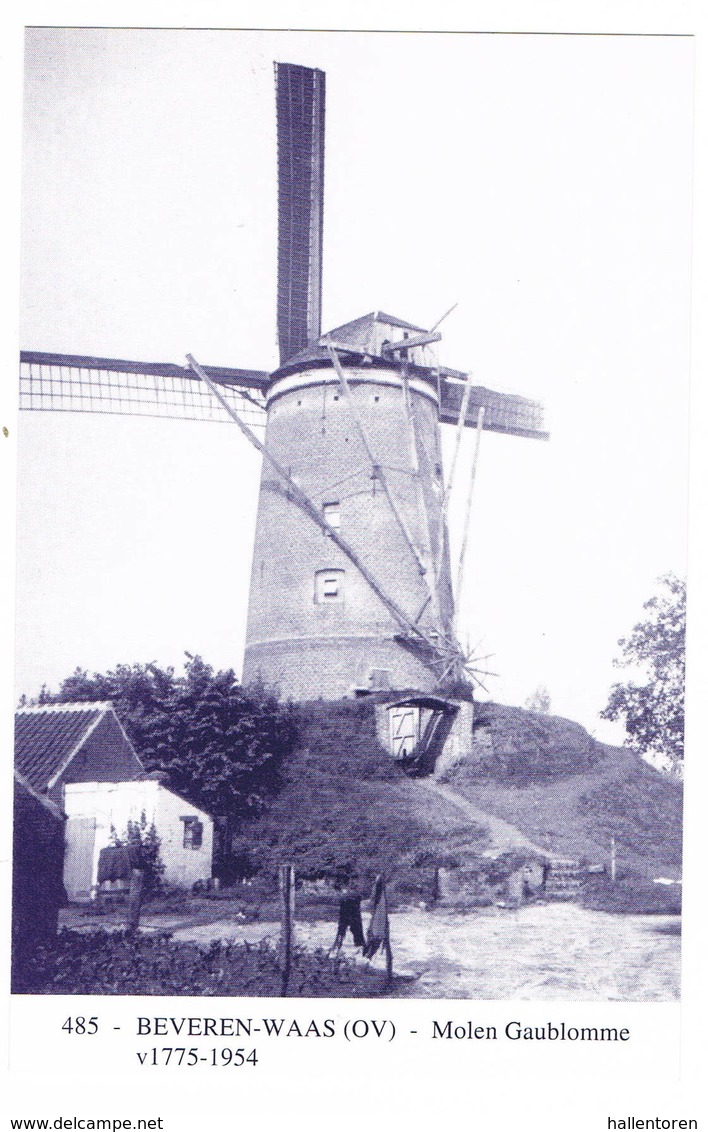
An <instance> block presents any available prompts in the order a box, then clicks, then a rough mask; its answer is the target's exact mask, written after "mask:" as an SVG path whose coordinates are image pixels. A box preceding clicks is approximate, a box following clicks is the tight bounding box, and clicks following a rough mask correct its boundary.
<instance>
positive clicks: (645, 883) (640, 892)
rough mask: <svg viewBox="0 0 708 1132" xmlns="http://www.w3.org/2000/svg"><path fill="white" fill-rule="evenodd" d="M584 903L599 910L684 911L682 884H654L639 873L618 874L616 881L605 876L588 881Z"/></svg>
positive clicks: (675, 913)
mask: <svg viewBox="0 0 708 1132" xmlns="http://www.w3.org/2000/svg"><path fill="white" fill-rule="evenodd" d="M582 903H583V906H584V907H585V908H593V909H594V910H595V911H597V912H627V913H630V912H634V913H635V914H636V915H647V916H651V915H657V916H660V915H666V916H678V915H680V913H681V885H680V884H655V883H654V882H653V881H651V880H647V878H646V877H642V876H639V875H637V874H636V873H627V874H625V875H624V876H619V877H618V878H617V880H616V881H614V882H613V881H611V880H610V879H609V877H607V876H605V875H602V876H597V877H592V878H591V879H589V880H588V882H587V883H586V885H585V888H584V890H583V897H582Z"/></svg>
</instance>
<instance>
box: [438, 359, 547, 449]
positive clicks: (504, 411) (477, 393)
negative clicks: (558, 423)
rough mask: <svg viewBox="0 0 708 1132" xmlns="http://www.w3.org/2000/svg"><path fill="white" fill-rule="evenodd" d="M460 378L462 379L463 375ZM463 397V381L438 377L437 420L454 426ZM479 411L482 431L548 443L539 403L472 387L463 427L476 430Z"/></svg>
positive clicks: (483, 388) (442, 376) (514, 395)
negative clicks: (483, 429) (482, 412)
mask: <svg viewBox="0 0 708 1132" xmlns="http://www.w3.org/2000/svg"><path fill="white" fill-rule="evenodd" d="M460 377H462V378H464V374H461V375H460ZM464 395H465V383H464V381H460V380H451V379H450V378H449V377H447V376H445V375H441V378H440V420H441V421H442V422H443V423H445V424H457V422H458V418H459V415H460V407H461V404H462V399H463V397H464ZM480 409H484V428H485V430H487V431H489V432H504V433H507V434H508V435H510V436H527V437H530V438H531V439H536V440H548V437H549V434H548V431H547V430H546V425H545V421H544V412H543V405H542V404H541V403H540V401H532V400H531V399H530V398H528V397H521V396H518V395H517V394H515V393H501V392H498V391H497V390H494V389H486V388H485V387H484V386H482V385H473V386H472V388H471V390H470V393H469V403H468V405H467V410H466V413H465V420H464V423H465V425H466V427H468V428H476V427H477V420H478V417H479V411H480Z"/></svg>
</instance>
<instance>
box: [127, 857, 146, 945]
mask: <svg viewBox="0 0 708 1132" xmlns="http://www.w3.org/2000/svg"><path fill="white" fill-rule="evenodd" d="M144 889H145V874H144V873H143V870H142V869H131V870H130V889H129V892H128V922H127V924H126V929H127V931H129V932H136V931H137V930H138V928H139V927H140V910H141V908H142V906H143V892H144Z"/></svg>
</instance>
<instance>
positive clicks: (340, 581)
mask: <svg viewBox="0 0 708 1132" xmlns="http://www.w3.org/2000/svg"><path fill="white" fill-rule="evenodd" d="M315 601H316V602H317V604H318V605H328V604H331V603H332V602H342V601H344V571H343V570H318V571H317V573H316V574H315Z"/></svg>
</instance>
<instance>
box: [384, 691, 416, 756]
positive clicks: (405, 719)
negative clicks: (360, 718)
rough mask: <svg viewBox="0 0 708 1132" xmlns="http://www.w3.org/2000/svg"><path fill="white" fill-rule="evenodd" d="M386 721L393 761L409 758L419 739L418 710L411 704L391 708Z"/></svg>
mask: <svg viewBox="0 0 708 1132" xmlns="http://www.w3.org/2000/svg"><path fill="white" fill-rule="evenodd" d="M388 721H389V729H390V736H391V754H392V755H393V757H394V759H409V758H411V757H412V755H413V754H415V750H416V747H417V746H418V739H419V738H420V708H418V707H415V705H413V704H406V705H401V706H398V707H391V708H389V709H388Z"/></svg>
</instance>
